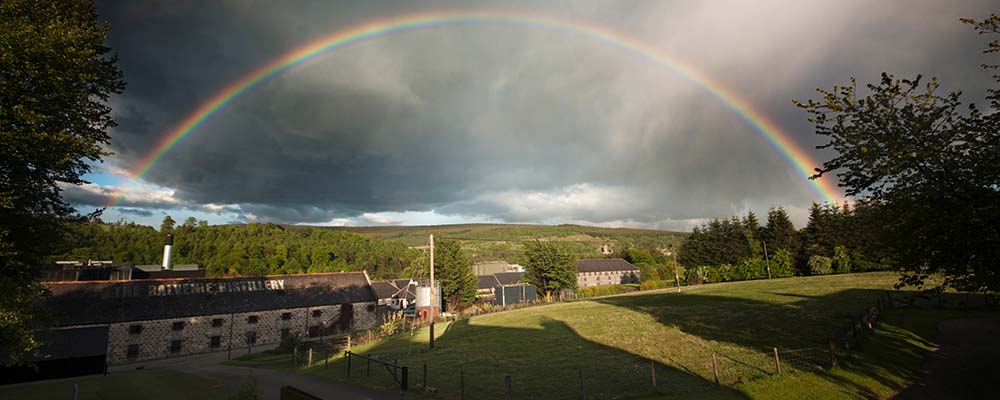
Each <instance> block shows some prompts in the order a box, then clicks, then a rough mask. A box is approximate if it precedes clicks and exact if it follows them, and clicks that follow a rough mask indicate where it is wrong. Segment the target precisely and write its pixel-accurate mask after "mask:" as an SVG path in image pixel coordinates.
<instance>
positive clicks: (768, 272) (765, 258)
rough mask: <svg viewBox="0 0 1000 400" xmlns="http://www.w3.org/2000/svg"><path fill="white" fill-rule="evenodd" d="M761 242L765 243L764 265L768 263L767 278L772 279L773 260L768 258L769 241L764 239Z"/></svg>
mask: <svg viewBox="0 0 1000 400" xmlns="http://www.w3.org/2000/svg"><path fill="white" fill-rule="evenodd" d="M760 242H761V243H763V244H764V265H767V279H771V261H770V260H768V258H767V242H765V241H764V240H761V241H760Z"/></svg>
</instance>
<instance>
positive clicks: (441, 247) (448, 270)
mask: <svg viewBox="0 0 1000 400" xmlns="http://www.w3.org/2000/svg"><path fill="white" fill-rule="evenodd" d="M434 274H435V278H437V279H438V280H439V282H441V296H442V297H444V299H445V301H446V302H447V304H448V309H449V310H454V309H457V308H459V307H464V306H468V305H471V304H472V303H473V302H475V301H476V288H477V287H478V286H479V281H478V280H477V279H476V276H475V275H473V274H472V263H471V262H469V256H468V254H466V253H465V251H464V250H462V245H461V244H460V243H458V242H457V241H455V240H439V241H438V242H437V243H435V249H434Z"/></svg>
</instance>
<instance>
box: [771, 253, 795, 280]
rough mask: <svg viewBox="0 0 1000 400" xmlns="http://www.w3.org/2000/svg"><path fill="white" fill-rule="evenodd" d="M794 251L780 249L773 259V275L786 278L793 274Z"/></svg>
mask: <svg viewBox="0 0 1000 400" xmlns="http://www.w3.org/2000/svg"><path fill="white" fill-rule="evenodd" d="M792 275H793V272H792V253H789V252H788V250H785V249H778V251H777V252H776V253H774V258H772V259H771V277H773V278H785V277H789V276H792Z"/></svg>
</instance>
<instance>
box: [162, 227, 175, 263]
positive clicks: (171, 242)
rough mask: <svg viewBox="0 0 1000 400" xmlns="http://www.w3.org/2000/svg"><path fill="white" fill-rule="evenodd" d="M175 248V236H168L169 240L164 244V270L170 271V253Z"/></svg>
mask: <svg viewBox="0 0 1000 400" xmlns="http://www.w3.org/2000/svg"><path fill="white" fill-rule="evenodd" d="M173 247H174V235H171V234H169V233H168V234H167V238H166V239H165V240H164V242H163V269H164V270H169V269H170V252H171V250H172V249H173Z"/></svg>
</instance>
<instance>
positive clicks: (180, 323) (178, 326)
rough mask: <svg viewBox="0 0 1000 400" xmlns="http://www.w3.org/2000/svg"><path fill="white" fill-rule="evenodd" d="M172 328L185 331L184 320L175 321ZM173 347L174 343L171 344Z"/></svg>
mask: <svg viewBox="0 0 1000 400" xmlns="http://www.w3.org/2000/svg"><path fill="white" fill-rule="evenodd" d="M170 330H172V331H183V330H184V321H176V322H174V324H173V325H171V326H170ZM171 348H173V345H171Z"/></svg>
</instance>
